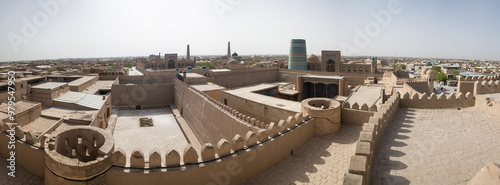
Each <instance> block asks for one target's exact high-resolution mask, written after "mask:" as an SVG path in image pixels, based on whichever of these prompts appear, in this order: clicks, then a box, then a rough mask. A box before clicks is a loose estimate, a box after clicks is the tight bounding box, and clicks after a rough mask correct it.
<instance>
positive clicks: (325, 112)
mask: <svg viewBox="0 0 500 185" xmlns="http://www.w3.org/2000/svg"><path fill="white" fill-rule="evenodd" d="M301 104H302V105H301V112H302V114H304V115H305V114H309V116H310V117H312V118H314V120H313V121H314V124H315V126H314V129H315V131H314V133H315V134H316V135H326V134H331V133H334V132H337V131H338V130H339V129H340V110H341V108H340V103H339V102H337V101H335V100H332V99H329V98H309V99H305V100H303V101H302V103H301Z"/></svg>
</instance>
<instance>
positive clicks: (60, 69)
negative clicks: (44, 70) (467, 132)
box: [56, 66, 64, 71]
mask: <svg viewBox="0 0 500 185" xmlns="http://www.w3.org/2000/svg"><path fill="white" fill-rule="evenodd" d="M56 70H58V71H63V70H64V68H63V67H62V66H58V67H56Z"/></svg>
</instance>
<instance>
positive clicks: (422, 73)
mask: <svg viewBox="0 0 500 185" xmlns="http://www.w3.org/2000/svg"><path fill="white" fill-rule="evenodd" d="M426 74H427V68H426V67H423V68H422V72H420V75H422V77H424V76H425V75H426Z"/></svg>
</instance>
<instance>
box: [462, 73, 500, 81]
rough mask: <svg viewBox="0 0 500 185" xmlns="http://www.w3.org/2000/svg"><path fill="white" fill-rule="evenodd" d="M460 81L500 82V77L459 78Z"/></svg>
mask: <svg viewBox="0 0 500 185" xmlns="http://www.w3.org/2000/svg"><path fill="white" fill-rule="evenodd" d="M458 80H459V81H473V82H476V81H480V82H482V81H491V80H493V81H495V80H500V75H493V76H460V77H459V78H458Z"/></svg>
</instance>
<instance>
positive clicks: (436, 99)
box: [401, 92, 475, 109]
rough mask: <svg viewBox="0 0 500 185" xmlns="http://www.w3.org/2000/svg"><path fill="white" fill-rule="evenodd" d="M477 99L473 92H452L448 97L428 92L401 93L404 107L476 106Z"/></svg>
mask: <svg viewBox="0 0 500 185" xmlns="http://www.w3.org/2000/svg"><path fill="white" fill-rule="evenodd" d="M474 102H475V99H474V97H473V96H472V93H470V92H469V93H466V94H465V95H464V94H462V93H458V95H455V94H451V95H450V96H449V97H446V95H445V94H440V95H439V96H436V94H434V93H432V94H431V95H430V96H428V95H427V94H425V93H424V94H420V95H419V94H416V93H415V94H412V95H410V94H409V93H405V94H402V95H401V107H404V108H425V109H442V108H461V107H472V106H474Z"/></svg>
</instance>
